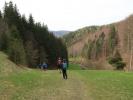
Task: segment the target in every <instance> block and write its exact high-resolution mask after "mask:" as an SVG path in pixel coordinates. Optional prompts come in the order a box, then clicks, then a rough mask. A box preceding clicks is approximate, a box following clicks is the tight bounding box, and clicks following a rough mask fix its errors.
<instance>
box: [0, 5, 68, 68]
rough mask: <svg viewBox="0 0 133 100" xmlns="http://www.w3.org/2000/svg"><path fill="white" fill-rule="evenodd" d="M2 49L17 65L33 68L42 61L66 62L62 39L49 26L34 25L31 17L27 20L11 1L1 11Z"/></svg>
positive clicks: (0, 36)
mask: <svg viewBox="0 0 133 100" xmlns="http://www.w3.org/2000/svg"><path fill="white" fill-rule="evenodd" d="M44 13H45V12H44ZM0 50H1V51H4V52H5V53H6V54H8V56H9V58H10V59H11V60H12V61H14V62H15V63H16V64H20V65H28V66H29V67H34V68H36V67H37V65H38V64H40V63H42V62H46V63H48V64H49V65H56V62H57V58H58V57H62V58H66V59H67V49H66V46H65V44H64V43H63V42H62V40H61V39H60V38H57V37H55V36H54V35H53V34H52V33H51V32H49V31H48V28H47V26H46V25H44V24H41V23H40V22H35V21H34V18H33V16H32V15H31V14H30V15H29V18H28V19H27V18H26V17H25V15H21V14H20V13H19V11H18V8H17V6H16V5H14V4H13V3H12V2H9V3H5V5H4V10H3V11H2V12H1V11H0Z"/></svg>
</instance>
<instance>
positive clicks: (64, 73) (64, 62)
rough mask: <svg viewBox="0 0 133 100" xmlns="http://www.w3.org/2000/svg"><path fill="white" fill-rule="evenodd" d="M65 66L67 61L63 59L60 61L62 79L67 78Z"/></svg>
mask: <svg viewBox="0 0 133 100" xmlns="http://www.w3.org/2000/svg"><path fill="white" fill-rule="evenodd" d="M67 66H68V64H67V61H66V60H65V59H64V60H63V63H62V74H63V78H64V79H67Z"/></svg>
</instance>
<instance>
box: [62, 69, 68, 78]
mask: <svg viewBox="0 0 133 100" xmlns="http://www.w3.org/2000/svg"><path fill="white" fill-rule="evenodd" d="M62 74H63V78H64V79H67V72H66V69H62Z"/></svg>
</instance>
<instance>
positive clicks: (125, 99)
mask: <svg viewBox="0 0 133 100" xmlns="http://www.w3.org/2000/svg"><path fill="white" fill-rule="evenodd" d="M7 58H8V57H7V56H6V55H4V54H3V53H0V69H1V71H0V100H133V73H131V72H122V71H99V70H98V71H97V70H80V66H77V65H75V64H70V67H69V69H70V70H68V80H64V79H63V78H62V74H60V73H59V71H58V70H51V71H50V70H48V71H42V70H33V69H28V68H27V69H22V68H19V67H17V65H15V64H14V63H12V62H11V61H9V60H8V59H7ZM9 64H10V65H9ZM7 65H8V66H7ZM6 73H8V74H6Z"/></svg>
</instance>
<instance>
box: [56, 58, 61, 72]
mask: <svg viewBox="0 0 133 100" xmlns="http://www.w3.org/2000/svg"><path fill="white" fill-rule="evenodd" d="M57 66H58V69H59V71H60V73H61V68H62V60H61V58H60V57H59V58H58V61H57Z"/></svg>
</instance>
